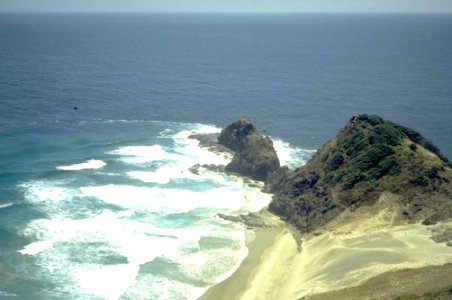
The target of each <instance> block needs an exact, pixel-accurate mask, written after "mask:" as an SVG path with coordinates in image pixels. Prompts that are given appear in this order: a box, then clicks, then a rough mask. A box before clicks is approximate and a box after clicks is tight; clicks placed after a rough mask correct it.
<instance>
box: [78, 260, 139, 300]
mask: <svg viewBox="0 0 452 300" xmlns="http://www.w3.org/2000/svg"><path fill="white" fill-rule="evenodd" d="M139 268H140V267H139V266H138V265H134V264H119V265H110V266H100V265H90V266H84V267H83V268H77V269H75V270H74V271H73V275H74V276H75V278H76V279H77V280H78V282H79V284H80V287H81V288H82V289H83V291H84V292H86V293H89V294H93V295H96V296H98V297H101V298H104V299H119V297H121V295H122V294H123V293H124V292H125V291H126V290H127V288H128V287H129V286H130V285H132V284H134V282H135V277H136V275H137V274H138V271H139Z"/></svg>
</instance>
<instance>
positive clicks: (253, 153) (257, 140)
mask: <svg viewBox="0 0 452 300" xmlns="http://www.w3.org/2000/svg"><path fill="white" fill-rule="evenodd" d="M218 143H219V144H221V145H223V146H225V147H227V148H229V149H231V150H232V151H234V156H233V159H232V161H231V162H230V163H229V164H228V165H226V169H225V170H226V171H228V172H233V173H237V174H240V175H243V176H247V177H249V178H251V179H254V180H260V181H266V180H267V179H268V177H269V176H270V174H272V173H273V172H275V171H276V170H278V169H279V167H280V163H279V159H278V155H277V154H276V151H275V148H274V147H273V142H272V140H271V139H270V138H269V137H267V136H263V135H261V134H260V133H259V132H258V131H257V130H256V128H255V126H254V125H253V123H252V122H251V121H250V120H249V119H246V118H241V119H239V120H237V121H235V122H233V123H232V124H230V125H229V126H227V127H225V128H223V130H221V134H220V136H219V137H218Z"/></svg>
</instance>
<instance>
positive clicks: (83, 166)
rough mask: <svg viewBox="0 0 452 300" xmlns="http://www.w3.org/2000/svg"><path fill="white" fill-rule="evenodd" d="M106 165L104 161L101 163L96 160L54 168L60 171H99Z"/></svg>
mask: <svg viewBox="0 0 452 300" xmlns="http://www.w3.org/2000/svg"><path fill="white" fill-rule="evenodd" d="M106 165H107V164H106V163H105V162H104V161H101V160H98V159H90V160H88V161H86V162H84V163H80V164H74V165H68V166H58V167H56V168H57V169H58V170H61V171H80V170H93V169H100V168H102V167H104V166H106Z"/></svg>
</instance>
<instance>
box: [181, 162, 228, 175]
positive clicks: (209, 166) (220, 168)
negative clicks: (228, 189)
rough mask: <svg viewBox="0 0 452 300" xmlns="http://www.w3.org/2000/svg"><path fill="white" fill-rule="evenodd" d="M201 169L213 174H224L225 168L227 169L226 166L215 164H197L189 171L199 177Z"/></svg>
mask: <svg viewBox="0 0 452 300" xmlns="http://www.w3.org/2000/svg"><path fill="white" fill-rule="evenodd" d="M201 168H204V169H206V170H208V171H211V172H224V168H225V167H224V165H214V164H204V165H201V164H195V165H193V166H191V167H190V168H189V169H188V170H189V171H190V172H192V173H193V174H196V175H199V173H200V169H201Z"/></svg>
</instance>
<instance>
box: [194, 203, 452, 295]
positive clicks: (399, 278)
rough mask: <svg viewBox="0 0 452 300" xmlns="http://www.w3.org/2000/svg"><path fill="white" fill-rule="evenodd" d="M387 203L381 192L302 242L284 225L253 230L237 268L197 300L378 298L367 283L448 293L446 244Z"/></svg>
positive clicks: (450, 250)
mask: <svg viewBox="0 0 452 300" xmlns="http://www.w3.org/2000/svg"><path fill="white" fill-rule="evenodd" d="M394 200H395V199H391V197H390V196H388V195H386V197H382V198H381V199H380V201H379V202H378V203H376V204H375V205H374V206H372V207H362V208H359V209H358V210H357V211H355V212H350V211H345V212H344V213H343V214H342V215H341V216H340V217H339V218H336V219H335V220H334V222H331V223H330V224H328V225H327V226H325V227H324V228H322V231H318V232H315V233H313V234H310V235H306V236H304V237H303V240H302V243H301V247H300V246H299V245H300V240H297V238H295V237H294V234H293V233H292V232H291V230H289V228H286V227H284V226H283V227H281V228H258V229H255V232H256V238H255V239H254V240H253V241H252V242H251V243H250V244H249V255H248V256H247V257H246V259H245V260H244V261H243V263H242V264H241V266H240V267H239V269H237V271H236V272H235V273H234V274H233V275H232V276H231V277H229V278H228V279H227V280H225V281H223V282H221V283H219V284H218V285H215V286H213V287H212V288H210V289H209V290H208V291H207V292H206V293H205V294H204V296H203V297H201V298H200V299H203V300H206V299H207V300H209V299H244V300H246V299H269V300H270V299H301V298H304V299H310V298H311V297H313V298H312V299H336V298H337V299H353V297H355V296H356V299H379V298H378V297H381V296H383V294H378V293H376V292H370V291H371V290H370V289H369V288H368V285H372V286H373V290H374V291H379V290H380V291H381V292H384V291H388V285H389V286H392V287H391V289H390V290H391V291H392V294H391V293H389V294H385V297H389V296H391V297H395V296H399V295H405V294H406V293H409V292H412V293H415V294H416V295H423V294H425V293H430V292H432V291H433V290H434V291H442V290H444V291H446V292H447V291H448V290H449V289H450V288H452V278H451V277H450V276H448V275H447V274H449V275H450V270H451V265H450V263H452V247H448V246H447V245H446V243H437V242H434V241H433V240H432V239H431V236H432V231H431V229H432V227H427V226H423V225H420V224H405V223H403V222H401V221H400V218H399V217H398V216H399V209H400V207H398V206H397V205H395V204H394V203H396V201H394ZM377 211H378V213H376V212H377ZM448 225H451V224H448ZM407 272H408V273H407ZM424 273H425V274H428V276H423V274H424ZM406 274H412V275H413V278H416V280H415V281H416V289H411V288H410V281H409V280H406V279H405V280H404V278H405V277H404V275H406ZM380 288H381V289H380ZM366 291H369V292H366ZM366 293H367V294H366ZM315 295H316V296H315ZM340 295H345V296H343V297H342V298H341V297H340ZM353 295H355V296H353Z"/></svg>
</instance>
